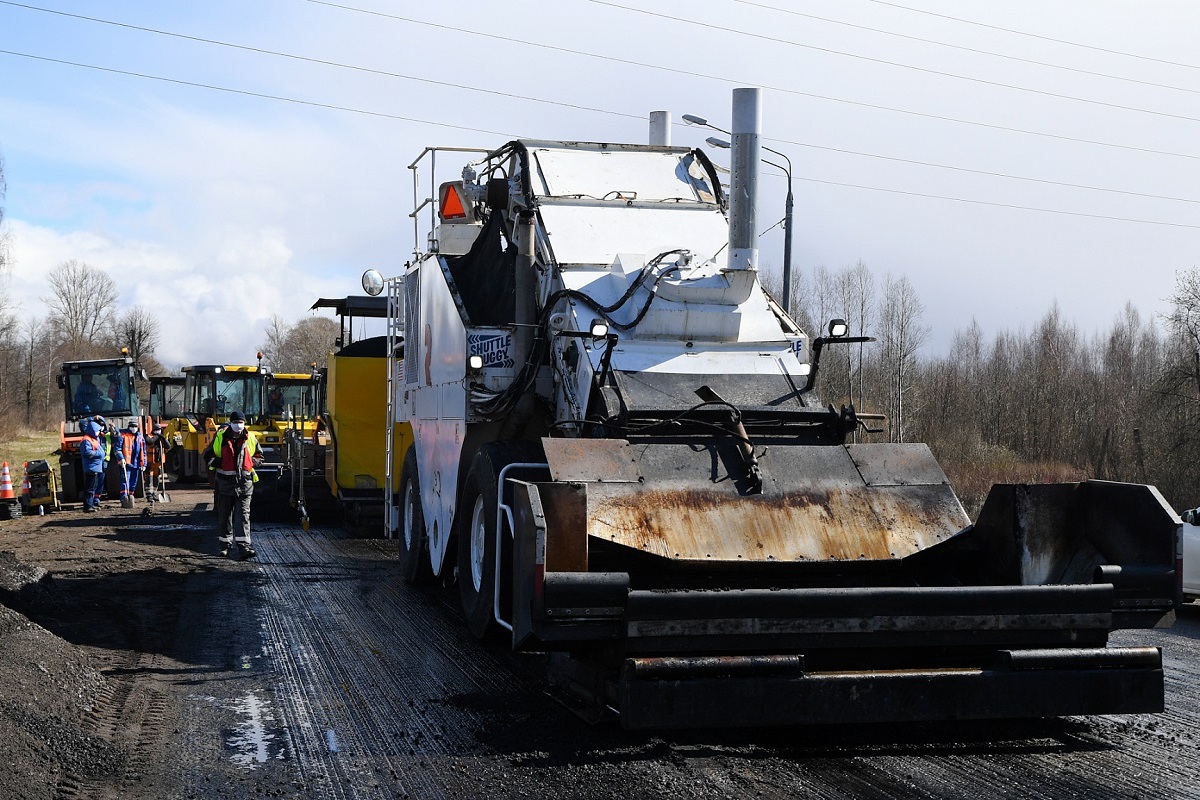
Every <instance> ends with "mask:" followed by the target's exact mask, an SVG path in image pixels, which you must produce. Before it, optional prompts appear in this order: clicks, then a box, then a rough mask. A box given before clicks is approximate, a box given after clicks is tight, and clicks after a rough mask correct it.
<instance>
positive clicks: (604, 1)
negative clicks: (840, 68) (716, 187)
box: [587, 0, 1200, 122]
mask: <svg viewBox="0 0 1200 800" xmlns="http://www.w3.org/2000/svg"><path fill="white" fill-rule="evenodd" d="M587 2H589V3H594V4H595V5H598V6H607V7H609V8H617V9H621V10H622V11H631V12H633V13H635V14H644V15H646V16H648V17H657V18H659V19H665V20H670V21H672V22H679V23H683V24H684V25H693V26H696V27H699V28H707V29H709V30H714V31H720V32H721V33H734V34H737V35H739V36H747V37H750V38H752V39H760V40H762V41H766V42H775V43H777V44H786V45H789V46H791V47H801V48H804V49H806V50H814V51H816V52H818V53H828V54H829V55H836V56H842V57H844V58H853V59H857V60H859V61H867V62H870V63H872V64H883V65H884V66H889V67H899V68H900V69H907V70H912V71H914V72H920V73H923V74H926V75H938V76H940V77H943V78H954V79H956V80H962V81H969V82H971V83H978V84H981V85H983V86H992V87H996V88H1001V89H1012V90H1014V91H1018V92H1027V93H1029V94H1036V95H1040V96H1042V97H1052V98H1054V99H1056V100H1070V101H1072V102H1076V103H1086V104H1088V105H1095V106H1101V107H1103V108H1115V109H1118V110H1121V111H1131V112H1134V113H1136V114H1149V115H1151V116H1155V117H1166V118H1168V119H1178V120H1183V121H1186V122H1200V117H1189V116H1186V115H1184V114H1172V113H1170V112H1167V111H1154V110H1153V109H1149V108H1137V107H1136V106H1127V105H1122V104H1121V103H1109V102H1107V101H1105V100H1093V99H1091V98H1087V97H1076V96H1074V95H1069V94H1060V93H1058V92H1049V91H1046V90H1044V89H1034V88H1031V87H1029V86H1020V85H1018V84H1015V83H1003V82H1001V81H989V80H987V79H985V78H972V77H970V76H969V75H959V74H957V73H954V72H945V71H943V70H937V69H929V68H927V67H918V66H914V65H913V64H904V63H901V62H899V61H888V60H887V59H884V58H874V57H872V56H864V55H862V54H860V53H847V52H845V51H843V50H834V49H832V48H829V47H820V46H818V45H814V44H804V43H803V42H796V41H792V40H790V39H781V38H779V37H776V36H767V35H766V34H762V33H752V32H750V31H742V30H738V29H736V28H728V27H725V26H722V25H711V24H709V23H707V22H700V21H699V20H694V19H686V18H684V17H676V16H672V15H670V14H662V13H659V12H657V11H647V10H645V9H642V8H633V7H632V6H623V5H621V4H620V3H612V2H609V1H608V0H587Z"/></svg>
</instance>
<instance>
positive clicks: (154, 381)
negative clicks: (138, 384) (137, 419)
mask: <svg viewBox="0 0 1200 800" xmlns="http://www.w3.org/2000/svg"><path fill="white" fill-rule="evenodd" d="M184 390H185V386H184V378H183V377H182V376H178V375H159V376H155V377H153V378H151V379H150V416H151V417H152V418H153V419H154V420H156V421H157V422H167V421H169V420H173V419H178V418H180V417H182V416H183V413H184Z"/></svg>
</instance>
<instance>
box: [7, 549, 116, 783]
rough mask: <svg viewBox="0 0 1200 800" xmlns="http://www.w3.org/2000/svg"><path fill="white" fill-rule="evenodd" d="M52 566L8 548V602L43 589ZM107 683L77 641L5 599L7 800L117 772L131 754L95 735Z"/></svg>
mask: <svg viewBox="0 0 1200 800" xmlns="http://www.w3.org/2000/svg"><path fill="white" fill-rule="evenodd" d="M44 580H45V571H44V570H42V569H41V568H40V567H36V566H31V565H28V564H22V563H20V562H19V561H17V560H16V559H15V558H14V557H13V554H12V553H0V603H7V602H9V601H10V600H11V599H12V598H13V597H14V596H15V595H18V594H26V593H29V592H39V593H40V592H41V591H42V589H43V587H42V585H41V583H42V581H44ZM107 690H108V686H107V682H106V681H105V679H104V676H102V675H101V674H100V673H98V672H97V671H96V670H95V669H93V668H92V666H91V665H90V664H89V662H88V659H87V658H86V656H84V654H83V653H82V652H80V650H79V649H78V648H77V647H75V646H74V645H71V644H69V643H68V642H65V641H63V640H62V639H60V638H58V637H57V636H54V635H53V634H51V633H50V632H48V631H47V630H45V629H44V628H42V627H41V626H39V625H36V624H34V623H33V622H30V621H29V619H27V618H26V617H25V616H23V615H22V614H20V613H18V612H16V611H13V610H12V609H11V608H9V607H8V606H7V605H3V604H0V741H2V742H4V746H3V747H2V748H0V775H3V776H4V778H3V780H0V800H9V798H12V799H13V800H17V798H20V799H21V800H25V799H26V798H33V797H53V796H54V792H55V787H57V786H59V785H60V783H61V784H63V785H68V786H69V785H70V784H71V783H72V782H77V781H82V780H88V779H92V778H96V777H101V776H104V775H112V774H116V773H117V772H118V771H119V769H120V766H121V764H122V763H123V761H124V758H125V754H124V753H123V752H121V751H120V750H119V749H118V748H116V747H114V746H113V745H112V744H111V743H109V742H107V741H105V740H104V739H101V738H99V737H97V736H95V735H93V734H92V733H89V730H91V728H92V725H91V722H92V720H93V719H94V716H95V712H96V709H97V705H98V704H99V703H100V702H102V699H103V698H104V696H105V692H106V691H107Z"/></svg>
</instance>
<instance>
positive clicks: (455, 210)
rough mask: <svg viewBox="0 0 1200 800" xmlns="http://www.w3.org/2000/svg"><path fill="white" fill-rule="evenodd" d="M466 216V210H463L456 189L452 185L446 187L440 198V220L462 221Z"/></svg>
mask: <svg viewBox="0 0 1200 800" xmlns="http://www.w3.org/2000/svg"><path fill="white" fill-rule="evenodd" d="M466 216H467V210H466V209H465V208H463V204H462V199H461V198H459V196H458V189H457V188H455V186H454V184H450V185H448V186H447V187H446V192H445V195H444V196H443V197H442V219H463V218H465V217H466Z"/></svg>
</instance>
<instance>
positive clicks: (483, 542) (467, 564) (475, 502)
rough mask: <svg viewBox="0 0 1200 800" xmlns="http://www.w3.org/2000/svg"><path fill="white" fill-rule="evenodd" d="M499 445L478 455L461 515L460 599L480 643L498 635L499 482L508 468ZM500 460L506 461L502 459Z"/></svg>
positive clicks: (465, 490) (465, 489)
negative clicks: (501, 475)
mask: <svg viewBox="0 0 1200 800" xmlns="http://www.w3.org/2000/svg"><path fill="white" fill-rule="evenodd" d="M497 450H501V448H499V447H498V446H497V445H496V444H494V443H489V444H485V445H484V446H483V447H481V448H480V449H479V452H478V453H476V454H475V459H474V460H473V461H472V462H471V471H470V472H469V473H468V474H467V483H466V486H465V487H463V496H462V498H461V501H460V502H461V505H460V506H459V513H458V523H459V524H458V525H456V526H455V527H456V528H458V534H457V536H456V537H455V538H456V539H457V542H458V597H459V601H460V602H461V603H462V610H463V617H464V618H465V619H466V622H467V627H468V628H470V629H471V633H473V634H475V637H476V638H478V639H486V638H490V637H492V636H494V635H495V634H496V630H497V627H498V626H497V625H496V620H495V618H494V615H493V613H492V607H493V604H494V603H493V598H494V596H495V586H496V583H495V579H496V574H495V572H496V569H495V564H496V501H497V497H496V479H497V476H498V475H499V473H500V470H501V469H503V467H504V464H503V463H500V464H499V465H497V464H496V463H494V461H493V459H497V457H499V456H501V453H498V452H497ZM497 460H501V461H503V460H504V459H503V458H502V457H500V458H498V459H497Z"/></svg>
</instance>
